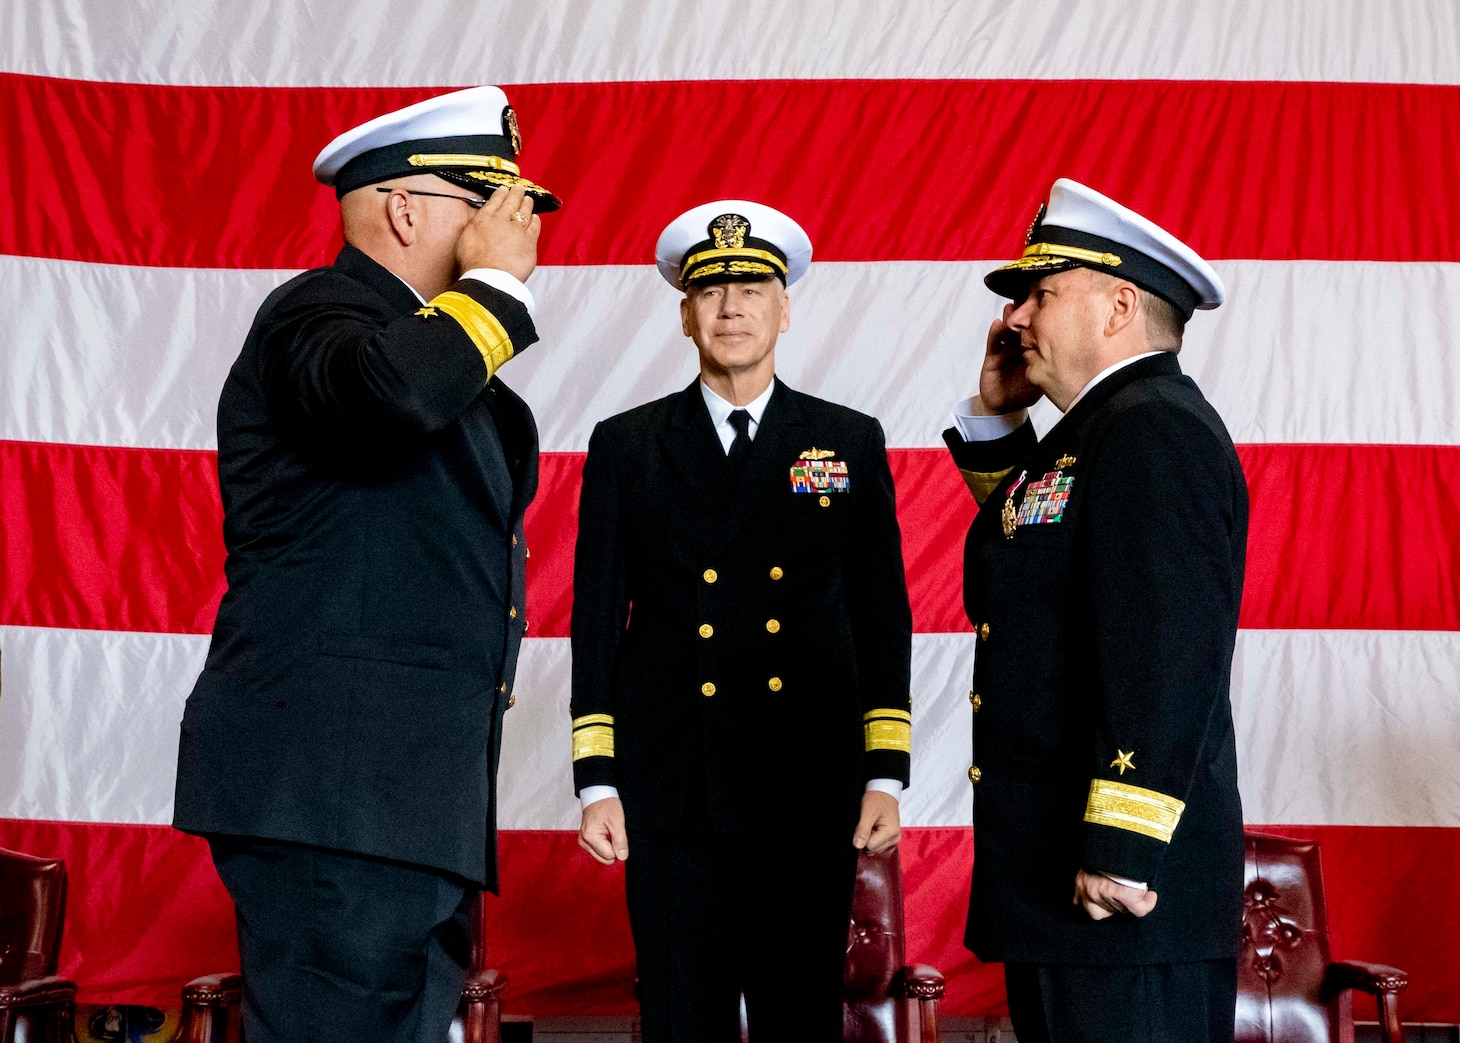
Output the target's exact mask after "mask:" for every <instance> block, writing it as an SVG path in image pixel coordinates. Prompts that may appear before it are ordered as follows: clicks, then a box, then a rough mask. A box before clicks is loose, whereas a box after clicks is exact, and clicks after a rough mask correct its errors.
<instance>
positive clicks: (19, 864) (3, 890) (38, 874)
mask: <svg viewBox="0 0 1460 1043" xmlns="http://www.w3.org/2000/svg"><path fill="white" fill-rule="evenodd" d="M65 917H66V863H65V862H62V861H59V860H58V859H49V858H36V857H35V856H34V855H23V854H20V853H19V852H17V851H6V850H5V849H3V848H0V985H15V984H18V983H19V982H22V981H29V980H30V979H32V978H44V977H47V976H49V975H52V974H55V973H56V964H57V963H58V962H59V960H60V957H61V927H62V924H63V922H64V921H65Z"/></svg>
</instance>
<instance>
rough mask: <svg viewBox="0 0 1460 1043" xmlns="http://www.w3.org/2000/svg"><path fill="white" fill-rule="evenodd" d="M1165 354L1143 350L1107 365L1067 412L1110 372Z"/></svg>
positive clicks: (1082, 391)
mask: <svg viewBox="0 0 1460 1043" xmlns="http://www.w3.org/2000/svg"><path fill="white" fill-rule="evenodd" d="M1163 354H1165V352H1161V351H1143V352H1141V353H1140V354H1139V355H1132V356H1131V357H1130V358H1128V359H1121V360H1120V361H1119V362H1117V363H1116V364H1115V365H1113V366H1106V367H1105V368H1104V369H1102V370H1101V371H1100V372H1099V373H1096V374H1095V375H1094V376H1093V377H1091V378H1090V382H1089V383H1088V384H1086V385H1085V386H1084V387H1082V388H1081V389H1080V393H1079V394H1078V395H1076V396H1075V401H1074V402H1071V403H1070V405H1069V409H1066V410H1065V412H1066V413H1068V412H1069V411H1070V410H1071V409H1074V408H1075V403H1076V402H1079V401H1080V399H1082V398H1084V397H1085V396H1086V395H1088V394H1089V393H1090V389H1091V388H1092V387H1094V386H1095V385H1096V384H1098V383H1100V382H1101V381H1102V380H1104V379H1105V378H1106V377H1108V376H1110V374H1112V373H1114V372H1115V371H1116V370H1119V369H1125V367H1126V366H1129V365H1130V364H1131V363H1132V362H1139V361H1141V359H1148V358H1150V357H1151V356H1153V355H1163Z"/></svg>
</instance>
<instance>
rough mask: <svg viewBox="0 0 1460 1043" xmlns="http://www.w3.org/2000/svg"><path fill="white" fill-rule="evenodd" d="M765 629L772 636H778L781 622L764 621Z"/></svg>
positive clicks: (774, 620) (776, 620) (775, 620)
mask: <svg viewBox="0 0 1460 1043" xmlns="http://www.w3.org/2000/svg"><path fill="white" fill-rule="evenodd" d="M765 628H766V630H768V631H770V632H771V633H772V634H779V633H780V632H781V621H780V620H778V619H767V620H766V621H765Z"/></svg>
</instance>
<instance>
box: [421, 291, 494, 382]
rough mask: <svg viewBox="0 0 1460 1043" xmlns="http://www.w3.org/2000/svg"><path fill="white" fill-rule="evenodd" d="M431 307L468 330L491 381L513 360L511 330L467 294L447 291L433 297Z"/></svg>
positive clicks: (467, 333)
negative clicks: (507, 362)
mask: <svg viewBox="0 0 1460 1043" xmlns="http://www.w3.org/2000/svg"><path fill="white" fill-rule="evenodd" d="M428 307H432V308H439V309H440V310H441V311H444V312H445V313H446V314H447V315H450V316H451V317H452V318H453V319H455V320H456V321H457V323H458V324H459V325H460V326H461V328H462V329H463V330H465V331H466V335H467V336H468V337H470V338H471V342H472V344H474V345H476V349H477V351H479V352H481V353H482V361H483V362H485V363H486V364H487V379H488V380H490V379H491V378H492V374H493V373H495V372H497V370H499V369H501V368H502V364H503V363H504V362H506V361H507V360H508V359H510V358H511V357H512V338H511V337H509V336H507V330H506V329H505V328H504V327H503V326H502V324H501V323H500V322H498V321H497V317H496V316H495V315H493V314H492V313H491V312H489V311H487V309H486V308H483V307H482V306H481V305H480V304H478V303H477V302H476V301H474V300H472V299H471V298H470V297H468V296H467V295H466V294H464V293H457V292H456V291H455V290H447V291H446V292H445V293H441V294H437V295H436V296H435V297H433V298H431V303H430V304H429V305H428Z"/></svg>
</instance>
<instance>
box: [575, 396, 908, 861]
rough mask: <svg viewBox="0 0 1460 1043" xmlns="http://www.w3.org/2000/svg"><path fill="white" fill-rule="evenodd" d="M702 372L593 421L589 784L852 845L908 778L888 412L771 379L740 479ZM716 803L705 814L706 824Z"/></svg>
mask: <svg viewBox="0 0 1460 1043" xmlns="http://www.w3.org/2000/svg"><path fill="white" fill-rule="evenodd" d="M726 470H727V463H726V457H725V451H724V449H723V447H722V445H721V443H720V440H719V437H718V436H717V435H716V433H715V430H714V428H713V426H712V422H711V420H710V415H709V411H708V410H707V408H706V406H705V403H704V399H703V396H702V393H701V391H700V388H699V384H698V381H696V382H695V383H692V384H691V385H690V386H689V387H688V388H686V389H685V390H683V391H681V392H679V393H678V394H675V395H670V396H668V397H666V398H663V399H660V400H658V401H655V402H650V403H648V404H647V405H644V406H641V407H639V408H637V409H633V410H630V411H629V412H627V413H623V414H620V415H618V416H616V417H613V418H611V419H609V420H605V421H604V422H602V423H601V424H599V425H598V427H597V428H596V430H595V431H594V433H593V436H592V440H591V441H590V443H589V449H588V459H587V462H586V464H585V466H584V473H583V493H582V507H581V511H580V517H579V532H578V545H577V559H576V564H575V571H574V604H573V618H572V632H573V639H572V640H573V694H572V716H573V776H574V784H575V788H577V789H578V790H580V791H581V790H582V788H583V787H585V786H591V785H613V786H616V787H618V790H619V794H620V796H621V798H622V799H623V802H624V811H625V817H626V820H627V822H628V825H629V828H630V829H636V828H637V829H651V830H669V831H674V830H709V831H714V832H733V831H738V830H745V829H750V828H752V827H763V826H764V825H765V823H766V821H767V819H766V816H767V814H768V811H767V809H771V810H770V811H769V814H771V815H772V816H776V815H779V816H784V817H785V819H786V820H787V821H792V820H794V821H795V822H797V823H798V824H800V825H802V826H803V827H807V828H810V827H821V826H826V827H828V828H834V829H835V830H836V833H837V837H838V839H840V840H843V842H844V838H845V836H846V835H847V832H846V831H849V830H850V829H851V828H852V826H853V824H854V823H855V821H856V817H857V812H858V808H859V806H860V800H861V793H862V790H863V786H864V784H865V783H866V781H867V780H868V779H871V778H890V779H899V780H901V781H902V782H903V783H904V784H906V783H907V782H908V781H909V778H908V768H909V751H910V723H911V715H910V708H909V693H908V684H909V661H910V649H911V633H912V618H911V612H910V610H909V607H908V598H907V587H906V581H905V578H904V575H903V564H902V548H901V540H900V536H899V532H898V526H897V515H896V512H895V509H894V495H893V486H892V476H891V472H890V470H889V467H888V463H887V452H886V447H885V443H884V438H883V434H882V428H881V425H879V424H878V423H877V421H876V420H874V419H872V418H871V417H868V416H865V415H863V414H861V413H857V412H854V411H852V410H850V409H847V408H845V407H842V406H838V405H834V404H832V403H829V402H825V401H822V400H820V399H816V398H812V397H810V396H808V395H803V394H800V393H798V392H796V391H793V390H791V389H790V388H788V387H786V386H785V385H784V384H781V383H780V382H779V381H778V382H777V384H776V388H775V391H774V392H773V394H772V395H771V398H770V400H769V402H768V403H767V406H766V410H765V413H764V414H763V416H762V418H761V422H760V425H759V427H758V429H757V432H756V436H755V440H754V441H753V442H752V443H751V450H750V456H749V458H748V460H747V461H746V463H745V465H744V470H743V472H742V473H741V475H740V477H739V479H738V481H736V482H733V483H732V482H730V481H728V480H727V476H726ZM706 815H708V821H706Z"/></svg>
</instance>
